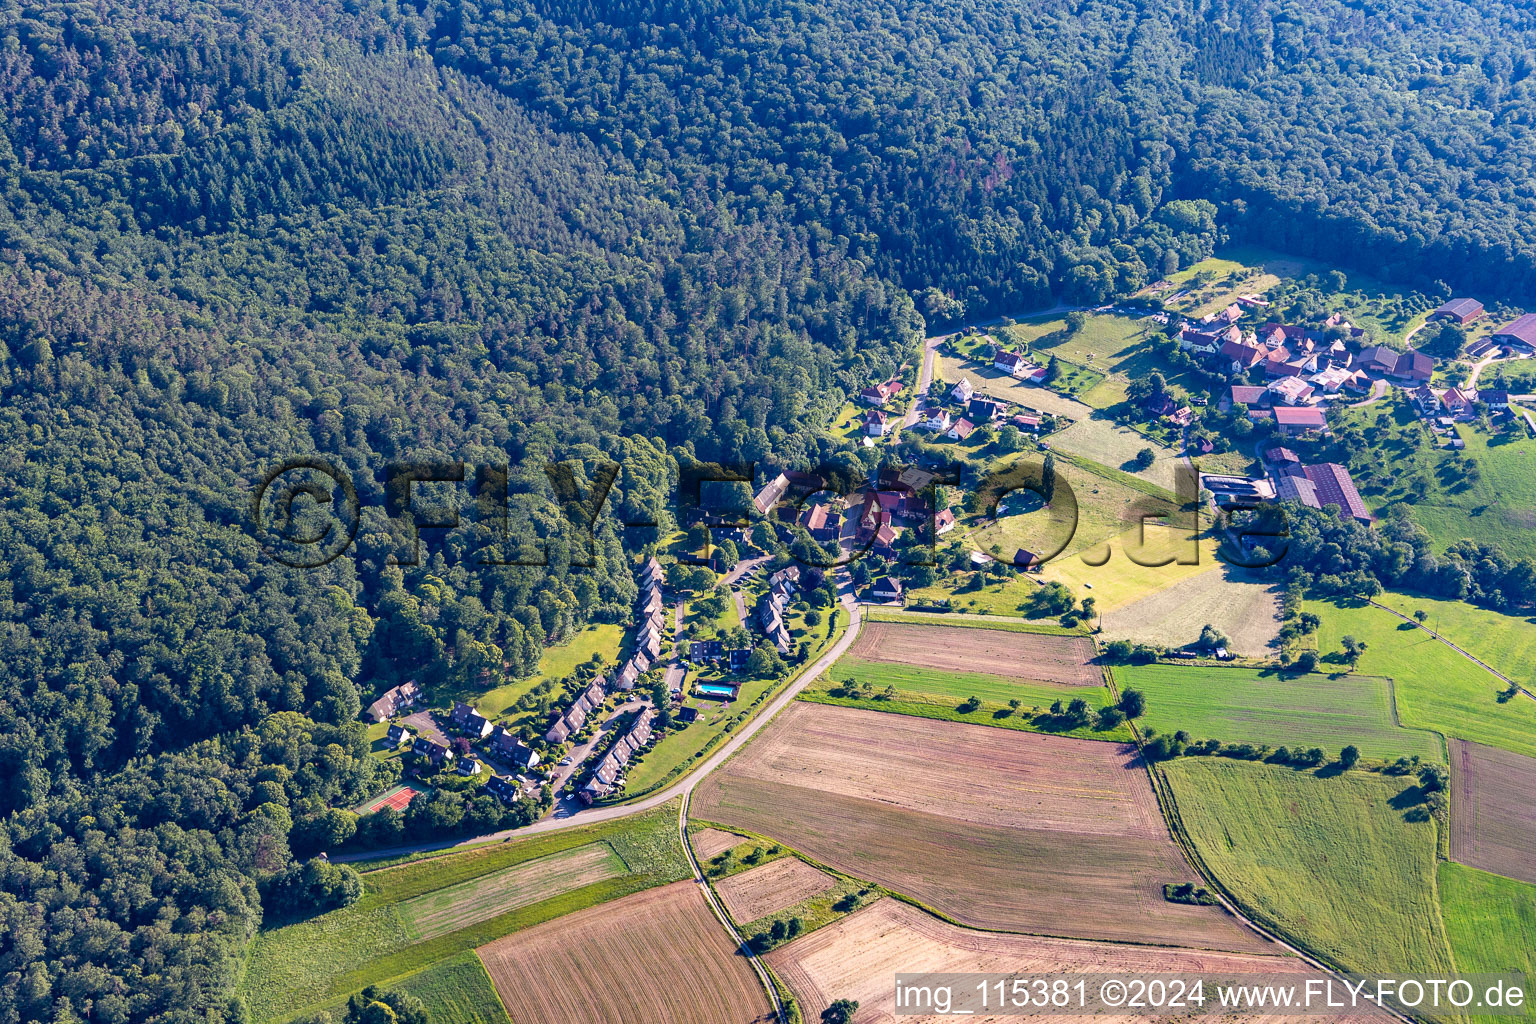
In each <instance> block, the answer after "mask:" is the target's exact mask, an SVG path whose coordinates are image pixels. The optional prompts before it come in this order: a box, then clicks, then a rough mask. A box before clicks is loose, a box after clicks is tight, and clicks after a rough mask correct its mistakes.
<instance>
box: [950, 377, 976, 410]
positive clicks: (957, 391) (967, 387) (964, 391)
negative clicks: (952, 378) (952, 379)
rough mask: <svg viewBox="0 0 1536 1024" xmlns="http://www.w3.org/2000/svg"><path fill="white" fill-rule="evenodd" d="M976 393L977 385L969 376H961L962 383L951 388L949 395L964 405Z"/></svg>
mask: <svg viewBox="0 0 1536 1024" xmlns="http://www.w3.org/2000/svg"><path fill="white" fill-rule="evenodd" d="M975 393H976V386H975V385H974V384H972V383H971V381H970V378H969V377H961V378H960V383H958V384H956V385H955V386H954V387H952V388H950V389H949V397H950V398H952V399H954V400H955V401H956V402H959V403H960V404H962V405H964V404H965V403H966V402H969V401H970V400H971V396H972V395H974V394H975Z"/></svg>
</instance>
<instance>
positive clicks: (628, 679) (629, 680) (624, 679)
mask: <svg viewBox="0 0 1536 1024" xmlns="http://www.w3.org/2000/svg"><path fill="white" fill-rule="evenodd" d="M639 679H640V670H639V669H638V668H636V667H635V662H634V660H633V659H631V660H630V661H629V662H628V664H626V665H625V666H624V668H623V669H622V670H621V671H620V672H619V674H618V675H617V676H615V677H614V681H613V684H614V688H615V689H619V690H633V689H634V688H635V683H636V682H638V681H639Z"/></svg>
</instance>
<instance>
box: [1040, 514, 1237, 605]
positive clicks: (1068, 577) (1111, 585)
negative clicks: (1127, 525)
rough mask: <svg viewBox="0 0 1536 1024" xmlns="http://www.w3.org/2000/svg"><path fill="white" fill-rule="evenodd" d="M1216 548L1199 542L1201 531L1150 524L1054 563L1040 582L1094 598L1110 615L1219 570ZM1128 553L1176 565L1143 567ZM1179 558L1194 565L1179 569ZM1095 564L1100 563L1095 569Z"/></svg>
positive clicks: (1205, 539) (1209, 542)
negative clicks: (1168, 561) (1111, 612)
mask: <svg viewBox="0 0 1536 1024" xmlns="http://www.w3.org/2000/svg"><path fill="white" fill-rule="evenodd" d="M1216 547H1217V544H1216V541H1215V540H1213V539H1211V538H1209V537H1200V536H1199V533H1198V531H1191V530H1189V529H1178V528H1172V527H1167V526H1161V525H1158V524H1156V523H1149V524H1147V525H1146V527H1145V528H1144V529H1142V530H1138V529H1135V528H1132V529H1130V530H1127V531H1126V532H1125V533H1122V534H1121V535H1120V536H1118V537H1114V538H1112V539H1110V540H1108V541H1105V542H1104V544H1103V545H1101V546H1100V547H1097V548H1093V549H1090V550H1088V551H1084V552H1082V553H1081V554H1077V555H1068V556H1067V557H1065V558H1058V559H1055V560H1054V561H1052V562H1050V563H1048V564H1047V565H1046V566H1045V568H1044V569H1042V570H1041V571H1040V577H1041V579H1044V580H1050V581H1054V582H1058V583H1065V584H1066V585H1067V586H1069V587H1071V588H1072V592H1073V593H1075V594H1079V595H1080V596H1082V597H1092V598H1093V599H1094V603H1095V604H1096V605H1097V608H1098V610H1099V611H1101V612H1108V611H1113V610H1114V609H1116V608H1120V607H1122V606H1124V605H1127V604H1130V603H1131V602H1133V601H1136V600H1139V599H1140V598H1143V597H1146V596H1148V595H1150V594H1155V593H1157V592H1158V591H1161V590H1166V589H1167V588H1169V587H1171V586H1173V585H1174V584H1175V583H1178V582H1180V581H1181V580H1186V579H1189V578H1190V577H1192V576H1199V575H1201V574H1203V573H1208V572H1214V571H1218V570H1219V569H1220V568H1221V563H1220V562H1218V561H1216ZM1127 550H1129V551H1131V552H1132V553H1134V554H1135V555H1136V557H1137V558H1138V559H1140V560H1141V561H1142V562H1158V561H1162V560H1163V559H1165V558H1170V557H1171V558H1173V559H1174V561H1172V562H1170V563H1169V564H1167V565H1141V564H1139V563H1137V562H1134V561H1132V560H1131V558H1130V556H1129V555H1128V554H1126V552H1127ZM1106 556H1108V557H1107V558H1106ZM1180 559H1184V560H1189V561H1192V563H1193V564H1190V565H1180V564H1179V560H1180ZM1090 561H1091V562H1097V563H1099V564H1097V565H1090V564H1089V562H1090ZM1197 632H1198V630H1197Z"/></svg>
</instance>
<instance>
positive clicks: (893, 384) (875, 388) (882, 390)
mask: <svg viewBox="0 0 1536 1024" xmlns="http://www.w3.org/2000/svg"><path fill="white" fill-rule="evenodd" d="M900 392H901V381H899V380H895V379H892V380H888V381H886V382H884V383H883V384H874V385H871V386H870V387H867V388H865V389H864V390H863V391H860V392H859V399H860V401H862V402H864V403H865V404H866V405H884V404H885V403H886V402H888V401H890V400H891V399H892V398H894V397H895V396H896V395H897V394H899V393H900Z"/></svg>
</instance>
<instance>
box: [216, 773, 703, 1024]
mask: <svg viewBox="0 0 1536 1024" xmlns="http://www.w3.org/2000/svg"><path fill="white" fill-rule="evenodd" d="M594 846H600V847H604V848H606V849H607V850H608V851H609V853H610V854H611V855H612V856H613V857H615V858H617V860H618V862H619V864H620V865H621V867H622V869H623V870H622V873H620V874H617V875H615V874H612V873H611V872H612V871H613V862H612V861H610V860H608V859H607V858H594V859H592V860H586V861H584V858H589V857H594V855H593V853H592V851H591V848H592V847H594ZM570 857H575V858H577V860H576V861H572V860H568V859H566V858H570ZM582 862H584V863H585V864H586V867H585V870H586V872H587V873H586V874H585V875H579V874H575V873H573V872H572V865H573V864H576V863H582ZM562 872H564V874H562ZM688 873H689V872H688V865H687V861H686V860H685V859H684V857H683V853H682V848H681V846H680V844H679V843H678V840H677V804H676V802H672V803H670V804H667V805H665V806H662V807H659V808H656V809H654V810H651V811H647V812H645V813H644V814H640V815H636V816H634V817H631V818H625V819H622V820H618V821H614V822H608V823H604V824H600V825H591V826H587V827H583V828H576V829H570V830H568V831H563V832H554V833H549V834H546V835H541V836H536V837H531V838H528V839H524V840H520V841H518V842H511V843H496V844H494V845H489V846H482V847H479V848H476V849H473V850H470V851H468V852H464V853H455V854H448V855H443V856H437V857H432V858H429V859H424V860H417V861H413V862H410V863H407V864H403V865H400V866H397V867H389V868H382V869H378V870H373V871H368V872H366V873H365V874H364V875H363V883H364V893H363V897H362V898H361V899H360V900H358V902H356V903H354V904H353V905H352V906H350V907H344V908H342V909H340V910H334V911H331V912H329V913H326V914H321V915H319V916H317V917H312V918H309V919H307V920H304V921H299V922H297V923H294V924H288V925H281V926H278V927H272V928H266V929H263V930H262V931H261V932H260V933H259V934H258V935H257V936H256V938H255V940H254V941H253V942H252V943H251V947H250V950H249V952H248V954H247V960H246V968H245V973H244V976H243V977H242V979H241V982H240V986H239V993H240V995H241V997H242V998H243V999H244V1000H245V1003H246V1005H247V1007H248V1008H249V1010H250V1012H251V1018H252V1020H254V1021H256V1022H257V1024H266V1022H269V1021H282V1020H287V1019H289V1018H292V1017H294V1016H297V1015H299V1014H302V1013H304V1012H306V1011H311V1010H314V1009H318V1008H321V1007H324V1006H327V1005H331V1004H334V1003H336V1002H337V1001H339V1000H345V999H346V997H347V996H348V995H349V994H351V993H352V992H355V991H357V990H358V989H361V988H363V987H364V986H366V985H370V984H386V983H387V984H390V985H394V984H396V983H397V982H405V981H406V980H407V979H409V978H412V977H414V976H416V975H418V974H420V973H421V972H423V971H425V970H428V969H431V968H433V967H434V966H436V965H439V964H441V963H442V962H444V961H446V960H449V959H451V958H453V957H455V956H457V955H458V954H460V953H464V952H466V951H469V950H472V949H474V948H475V947H476V946H480V945H483V944H484V943H486V942H490V941H492V940H493V939H497V938H500V937H501V936H503V935H506V934H509V933H511V932H514V931H518V930H520V929H523V928H528V927H530V926H533V925H536V924H538V923H540V922H542V921H547V920H550V919H551V918H555V917H559V916H561V915H563V914H568V913H571V912H573V911H576V910H581V909H583V908H586V907H590V906H593V905H595V904H598V903H604V902H607V901H609V900H614V899H618V898H619V897H622V896H627V895H629V894H631V893H634V892H638V891H640V890H642V889H648V888H651V887H653V886H657V885H661V884H663V883H666V882H671V881H675V880H677V879H680V878H684V877H686V876H687V875H688ZM541 875H543V876H544V877H546V878H548V879H549V882H548V885H549V888H548V889H547V890H536V889H535V886H537V885H540V884H545V883H541V882H539V881H538V878H539V876H541ZM561 886H564V887H565V889H564V891H560V887H561ZM572 886H574V887H572ZM477 899H478V900H483V901H485V906H483V907H480V906H476V900H477ZM450 927H451V929H452V930H446V929H449V928H450ZM429 981H430V979H428V980H427V981H424V982H423V983H424V984H425V983H428V982H429Z"/></svg>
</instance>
